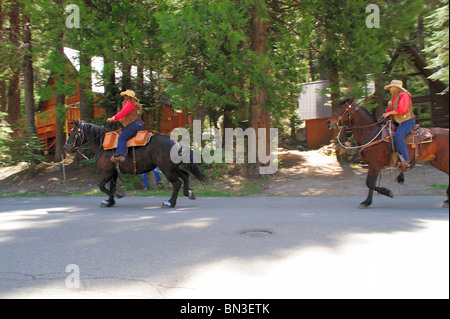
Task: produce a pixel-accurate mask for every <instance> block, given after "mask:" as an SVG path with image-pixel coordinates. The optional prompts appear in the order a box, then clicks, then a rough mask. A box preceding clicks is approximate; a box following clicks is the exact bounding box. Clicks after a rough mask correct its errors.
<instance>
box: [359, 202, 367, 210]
mask: <svg viewBox="0 0 450 319" xmlns="http://www.w3.org/2000/svg"><path fill="white" fill-rule="evenodd" d="M367 207H369V205H368V204H366V203H361V204H359V209H366V208H367Z"/></svg>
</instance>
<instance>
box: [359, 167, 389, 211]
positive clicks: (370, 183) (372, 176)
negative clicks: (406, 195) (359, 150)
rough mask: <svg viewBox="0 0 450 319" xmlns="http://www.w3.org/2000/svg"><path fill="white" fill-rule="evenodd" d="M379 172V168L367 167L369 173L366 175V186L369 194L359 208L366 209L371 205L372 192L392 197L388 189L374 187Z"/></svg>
mask: <svg viewBox="0 0 450 319" xmlns="http://www.w3.org/2000/svg"><path fill="white" fill-rule="evenodd" d="M380 170H381V168H379V167H374V166H370V165H369V172H368V173H367V178H366V185H367V187H368V188H369V194H368V195H367V198H366V200H365V201H363V202H362V203H361V204H360V205H359V208H367V207H369V206H370V205H371V204H372V198H373V191H377V192H378V193H380V194H382V195H386V196H388V197H390V198H393V197H394V193H392V191H390V190H389V189H387V188H384V187H377V186H375V185H376V183H377V179H378V175H379V174H380Z"/></svg>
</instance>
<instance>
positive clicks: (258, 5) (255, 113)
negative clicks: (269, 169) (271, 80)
mask: <svg viewBox="0 0 450 319" xmlns="http://www.w3.org/2000/svg"><path fill="white" fill-rule="evenodd" d="M268 32H269V23H268V20H267V17H266V7H265V1H264V0H254V6H253V9H252V30H251V41H252V45H251V47H252V50H253V51H254V52H256V55H257V56H258V58H259V59H260V61H263V59H264V57H265V55H266V40H267V35H268ZM256 67H257V68H258V67H259V68H264V67H263V66H262V65H259V66H256ZM263 72H264V73H265V72H267V70H265V69H263ZM261 82H262V83H261ZM251 92H252V98H251V99H250V112H249V124H250V127H252V128H253V129H255V132H256V137H257V141H258V140H259V137H258V129H259V128H265V129H266V154H269V153H270V138H269V137H270V125H271V119H270V112H269V110H267V109H266V104H267V89H266V87H265V85H264V81H258V80H255V79H254V80H253V82H252V83H251ZM255 149H256V150H257V145H255ZM257 151H258V150H257Z"/></svg>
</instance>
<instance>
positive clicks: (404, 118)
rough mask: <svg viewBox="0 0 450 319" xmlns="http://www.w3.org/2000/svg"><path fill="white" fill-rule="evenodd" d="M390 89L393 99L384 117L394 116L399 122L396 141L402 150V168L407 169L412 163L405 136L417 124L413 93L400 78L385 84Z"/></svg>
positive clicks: (399, 149) (400, 150)
mask: <svg viewBox="0 0 450 319" xmlns="http://www.w3.org/2000/svg"><path fill="white" fill-rule="evenodd" d="M385 89H389V92H391V95H392V99H391V100H390V101H389V106H388V109H387V111H386V113H384V114H383V117H388V116H391V115H392V116H394V120H395V121H396V122H397V123H398V127H397V130H396V131H395V136H394V141H395V145H397V148H398V151H399V152H400V156H399V157H400V160H401V164H400V168H401V169H405V168H407V167H408V165H409V164H410V159H409V155H408V149H407V148H406V142H405V137H406V136H407V135H408V134H409V133H410V132H411V131H412V129H413V128H414V126H415V125H416V117H415V115H414V112H413V107H412V101H411V94H410V93H409V92H408V91H407V90H406V89H405V88H403V82H402V81H399V80H392V82H391V83H390V84H389V85H387V86H385Z"/></svg>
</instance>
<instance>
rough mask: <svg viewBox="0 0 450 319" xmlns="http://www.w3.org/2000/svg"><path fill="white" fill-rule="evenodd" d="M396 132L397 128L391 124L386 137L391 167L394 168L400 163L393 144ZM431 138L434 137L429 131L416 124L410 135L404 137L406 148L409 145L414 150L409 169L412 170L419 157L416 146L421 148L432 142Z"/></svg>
mask: <svg viewBox="0 0 450 319" xmlns="http://www.w3.org/2000/svg"><path fill="white" fill-rule="evenodd" d="M396 130H397V127H396V126H395V125H393V124H392V123H391V124H390V127H389V130H388V131H389V136H388V137H387V141H389V142H390V147H389V153H390V155H391V165H392V166H396V165H397V164H398V163H399V162H400V161H401V160H400V156H399V153H398V150H397V147H396V145H395V143H394V135H395V131H396ZM433 136H434V135H433V132H431V130H430V129H428V128H424V127H420V125H419V124H416V126H414V128H413V129H412V131H411V133H409V134H408V135H407V136H406V137H405V143H406V145H407V146H408V145H409V146H410V147H411V148H412V149H414V150H415V152H414V158H413V159H412V161H411V165H410V168H413V167H414V166H415V164H416V161H417V158H418V157H419V150H418V148H417V145H420V146H421V145H422V144H425V143H431V142H433Z"/></svg>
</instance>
